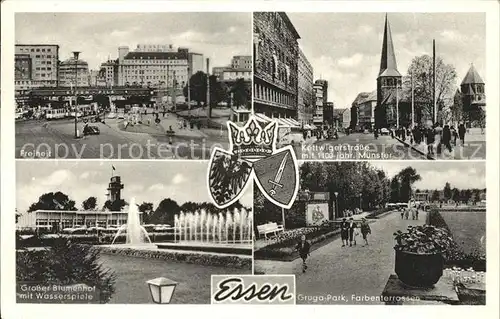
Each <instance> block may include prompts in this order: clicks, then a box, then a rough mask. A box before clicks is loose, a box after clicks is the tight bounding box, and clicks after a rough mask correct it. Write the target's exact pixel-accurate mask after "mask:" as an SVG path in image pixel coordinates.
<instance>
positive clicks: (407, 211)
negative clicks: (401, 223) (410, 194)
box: [404, 208, 410, 220]
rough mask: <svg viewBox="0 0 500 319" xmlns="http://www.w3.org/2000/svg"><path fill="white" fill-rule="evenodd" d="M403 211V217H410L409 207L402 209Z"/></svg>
mask: <svg viewBox="0 0 500 319" xmlns="http://www.w3.org/2000/svg"><path fill="white" fill-rule="evenodd" d="M404 212H405V219H406V220H408V218H409V217H410V212H409V209H408V208H405V209H404Z"/></svg>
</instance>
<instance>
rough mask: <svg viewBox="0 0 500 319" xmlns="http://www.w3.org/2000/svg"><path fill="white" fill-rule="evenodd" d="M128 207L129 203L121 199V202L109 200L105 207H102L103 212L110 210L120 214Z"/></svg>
mask: <svg viewBox="0 0 500 319" xmlns="http://www.w3.org/2000/svg"><path fill="white" fill-rule="evenodd" d="M126 205H128V203H127V202H126V201H125V200H123V199H119V200H115V201H110V200H107V201H106V202H105V203H104V206H103V207H102V209H103V210H109V211H112V212H119V211H121V210H122V209H123V207H125V206H126Z"/></svg>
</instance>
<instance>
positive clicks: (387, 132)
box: [380, 127, 390, 135]
mask: <svg viewBox="0 0 500 319" xmlns="http://www.w3.org/2000/svg"><path fill="white" fill-rule="evenodd" d="M389 133H390V132H389V130H388V129H387V128H385V127H384V128H381V129H380V135H389Z"/></svg>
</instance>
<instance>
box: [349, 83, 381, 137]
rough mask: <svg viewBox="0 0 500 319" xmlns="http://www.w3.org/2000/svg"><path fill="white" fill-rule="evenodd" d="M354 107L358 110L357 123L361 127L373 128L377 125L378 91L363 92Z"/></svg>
mask: <svg viewBox="0 0 500 319" xmlns="http://www.w3.org/2000/svg"><path fill="white" fill-rule="evenodd" d="M352 107H353V108H355V111H356V120H357V123H355V124H356V125H358V126H359V128H362V129H367V130H371V129H373V128H374V126H375V108H376V107H377V91H373V92H361V93H359V94H358V96H357V97H356V99H355V100H354V102H353V103H352Z"/></svg>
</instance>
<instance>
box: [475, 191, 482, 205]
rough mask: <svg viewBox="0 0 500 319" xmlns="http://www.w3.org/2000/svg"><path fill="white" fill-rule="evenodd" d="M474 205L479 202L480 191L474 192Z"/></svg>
mask: <svg viewBox="0 0 500 319" xmlns="http://www.w3.org/2000/svg"><path fill="white" fill-rule="evenodd" d="M473 201H474V205H476V204H477V203H478V202H480V201H481V191H480V190H479V189H475V190H474V199H473Z"/></svg>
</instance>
